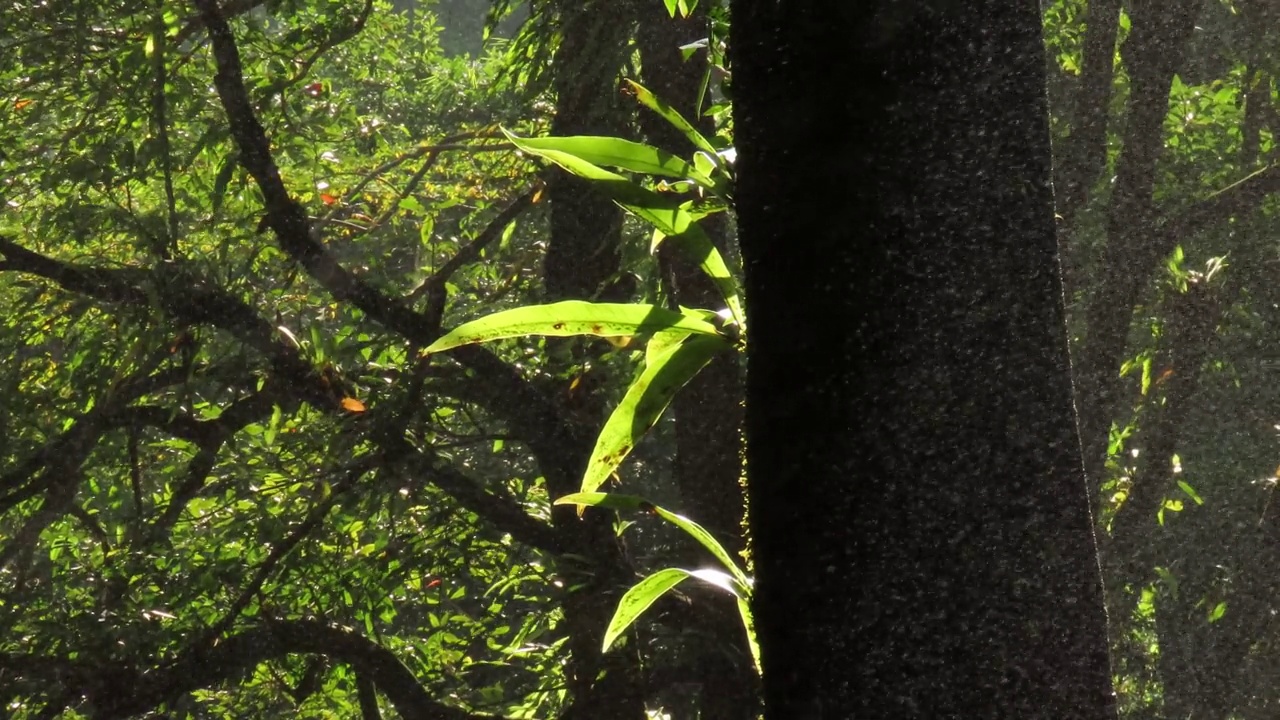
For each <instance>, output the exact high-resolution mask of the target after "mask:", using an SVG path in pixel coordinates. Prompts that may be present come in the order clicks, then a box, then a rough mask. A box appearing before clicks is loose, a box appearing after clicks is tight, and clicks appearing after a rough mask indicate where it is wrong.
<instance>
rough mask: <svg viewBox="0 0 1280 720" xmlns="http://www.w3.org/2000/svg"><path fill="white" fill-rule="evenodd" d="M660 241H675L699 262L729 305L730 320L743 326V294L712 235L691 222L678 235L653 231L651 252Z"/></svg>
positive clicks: (690, 256)
mask: <svg viewBox="0 0 1280 720" xmlns="http://www.w3.org/2000/svg"><path fill="white" fill-rule="evenodd" d="M663 242H671V243H675V245H676V247H678V248H680V251H681V252H683V253H685V254H686V255H687V256H688V257H689V259H691V260H693V261H694V262H696V263H698V267H699V268H702V271H703V272H705V273H706V274H707V276H708V277H710V278H711V282H713V283H715V286H716V289H717V290H719V291H720V294H721V295H722V296H724V301H725V304H726V305H727V306H728V307H729V312H730V313H732V314H733V320H734V322H736V323H737V324H738V326H739V327H745V324H746V323H745V319H746V316H745V314H744V313H743V311H742V297H741V295H740V294H739V292H738V282H737V281H736V280H734V279H733V274H732V273H730V272H729V266H728V265H726V264H725V262H724V256H722V255H721V254H720V251H719V250H717V249H716V246H715V244H714V243H712V242H711V238H709V237H707V234H706V233H705V232H703V231H702V227H701V226H699V225H697V224H691V225H689V226H688V228H687V229H686V230H685V231H684V232H682V233H678V234H674V235H670V234H668V235H662V234H655V235H654V238H653V243H652V244H651V245H650V248H649V249H650V252H657V251H658V246H659V245H661V244H662V243H663Z"/></svg>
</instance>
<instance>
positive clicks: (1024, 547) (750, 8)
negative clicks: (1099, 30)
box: [732, 0, 1114, 720]
mask: <svg viewBox="0 0 1280 720" xmlns="http://www.w3.org/2000/svg"><path fill="white" fill-rule="evenodd" d="M808 7H809V6H806V5H804V4H802V3H794V4H783V5H777V4H773V3H755V2H750V1H749V0H738V2H735V3H734V5H733V12H734V18H735V19H734V26H733V32H734V38H733V43H732V45H733V51H734V53H735V56H734V59H733V64H734V92H735V100H736V102H737V106H736V109H735V120H736V122H737V134H738V135H737V137H738V149H739V161H738V172H739V185H738V189H737V205H738V213H739V222H740V238H741V244H742V249H743V256H744V261H745V267H746V277H747V297H748V301H749V303H750V307H751V326H750V337H751V344H750V349H749V353H750V354H749V358H748V384H747V397H748V405H747V408H748V412H747V454H748V458H747V462H748V468H749V470H750V473H751V483H750V508H751V533H752V538H753V542H754V548H755V553H754V559H755V563H756V573H757V575H756V577H757V586H756V596H755V601H756V602H755V612H756V624H757V628H758V632H759V638H760V642H761V645H762V650H763V652H764V665H765V668H764V670H765V677H764V697H765V706H766V717H768V718H778V719H782V718H787V719H789V720H790V719H793V718H845V717H856V718H860V719H862V718H902V717H997V718H998V717H1009V718H1015V717H1016V718H1045V719H1046V720H1047V719H1048V718H1054V719H1055V720H1056V719H1061V718H1106V717H1114V708H1113V707H1112V695H1111V685H1110V676H1109V664H1108V656H1107V645H1106V628H1105V616H1104V612H1103V608H1102V592H1101V582H1100V578H1099V572H1098V565H1097V559H1096V554H1095V548H1094V542H1093V535H1092V527H1091V520H1090V517H1089V509H1088V500H1087V494H1086V491H1085V485H1084V478H1083V475H1082V472H1081V457H1080V445H1079V441H1078V438H1077V436H1076V434H1075V425H1074V421H1073V416H1072V406H1071V385H1070V376H1069V365H1068V362H1067V348H1066V337H1065V327H1064V311H1063V306H1062V296H1061V292H1062V288H1061V282H1060V278H1059V276H1058V270H1057V267H1058V265H1057V259H1056V257H1057V256H1056V251H1057V247H1056V238H1055V234H1054V226H1053V198H1052V193H1051V190H1050V182H1049V178H1050V157H1049V156H1050V151H1049V134H1048V121H1047V118H1048V115H1047V112H1048V111H1047V107H1046V103H1045V77H1044V64H1043V63H1044V56H1043V47H1042V43H1041V36H1040V20H1039V12H1038V10H1039V8H1038V3H1036V2H1034V0H1019V1H1016V2H1011V1H1010V0H987V1H985V2H984V1H979V0H974V1H971V2H964V3H960V2H938V3H910V4H907V3H896V2H889V1H888V0H882V1H881V2H863V3H845V4H842V5H840V6H839V9H838V10H833V9H832V7H831V6H825V7H823V8H822V9H821V10H817V9H808ZM831 78H850V79H853V78H856V79H857V80H856V82H850V83H849V84H848V85H846V86H844V87H843V88H842V90H841V93H842V94H841V95H839V96H838V97H833V94H832V91H831V85H830V80H831Z"/></svg>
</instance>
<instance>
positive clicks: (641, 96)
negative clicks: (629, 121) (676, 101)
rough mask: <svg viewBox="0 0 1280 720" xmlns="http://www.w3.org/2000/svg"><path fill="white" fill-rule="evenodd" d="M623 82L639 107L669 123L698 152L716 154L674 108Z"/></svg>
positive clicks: (636, 85)
mask: <svg viewBox="0 0 1280 720" xmlns="http://www.w3.org/2000/svg"><path fill="white" fill-rule="evenodd" d="M625 82H626V83H627V85H630V86H631V90H632V92H634V93H635V94H636V99H637V100H639V101H640V104H641V105H644V106H645V107H647V108H649V109H650V110H652V111H654V112H655V113H657V114H658V115H660V116H662V118H663V119H664V120H666V121H667V122H669V123H671V125H672V126H673V127H675V128H676V129H677V130H679V131H680V132H681V133H683V134H684V136H685V137H687V138H689V142H691V143H693V145H694V147H696V148H698V149H699V150H703V151H705V152H709V153H711V154H712V155H715V154H716V148H715V146H713V145H712V144H711V143H710V142H708V141H707V138H706V137H704V136H703V134H702V133H700V132H698V129H697V128H695V127H694V126H693V125H692V124H691V123H690V122H689V121H688V120H685V119H684V116H683V115H681V114H680V113H679V112H677V111H676V109H675V108H673V107H671V106H670V105H668V104H666V103H665V102H663V101H662V100H660V99H658V96H656V95H654V94H653V93H651V92H649V91H648V90H647V89H645V88H644V86H642V85H640V84H639V83H635V82H632V81H630V80H627V81H625Z"/></svg>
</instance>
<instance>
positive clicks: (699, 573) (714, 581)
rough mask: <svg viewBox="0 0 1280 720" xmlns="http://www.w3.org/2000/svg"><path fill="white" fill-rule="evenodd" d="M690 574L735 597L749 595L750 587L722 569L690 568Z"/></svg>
mask: <svg viewBox="0 0 1280 720" xmlns="http://www.w3.org/2000/svg"><path fill="white" fill-rule="evenodd" d="M688 572H689V574H690V575H692V576H693V577H696V578H698V579H699V580H701V581H702V582H704V583H707V584H708V585H712V586H715V587H718V588H720V589H721V590H723V591H725V592H727V593H729V594H730V595H733V596H734V597H735V598H747V597H751V588H749V587H745V586H743V585H742V584H741V583H739V582H738V579H737V578H735V577H734V576H732V575H730V574H729V573H727V572H724V571H723V570H716V569H714V568H703V569H701V570H690V571H688Z"/></svg>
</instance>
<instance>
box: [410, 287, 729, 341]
mask: <svg viewBox="0 0 1280 720" xmlns="http://www.w3.org/2000/svg"><path fill="white" fill-rule="evenodd" d="M671 329H680V330H686V331H688V332H690V333H695V334H699V335H706V336H715V337H716V339H717V340H719V333H720V331H719V330H718V329H717V328H716V326H715V325H713V324H711V323H709V322H707V321H706V320H704V319H702V318H701V317H698V316H697V315H695V314H686V313H679V312H676V311H674V310H668V309H666V308H663V307H659V306H657V305H642V304H629V303H591V302H584V301H581V300H566V301H564V302H558V303H552V304H550V305H526V306H524V307H518V308H512V309H511V310H504V311H502V312H498V313H494V314H493V315H487V316H485V317H482V318H480V319H479V320H472V321H471V322H469V323H463V324H462V325H460V326H458V327H456V328H454V329H453V330H452V331H451V332H449V333H448V334H446V335H445V336H444V337H441V338H440V339H438V340H436V341H435V342H433V343H431V345H430V346H428V347H427V348H426V350H425V351H424V352H427V353H438V352H443V351H445V350H450V349H453V348H456V347H461V346H463V345H472V344H475V343H482V342H489V341H491V340H502V339H505V338H513V337H525V336H528V335H545V336H549V337H572V336H575V335H595V336H598V337H620V336H628V335H640V334H650V333H655V332H658V331H661V330H671ZM721 342H723V341H721Z"/></svg>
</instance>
